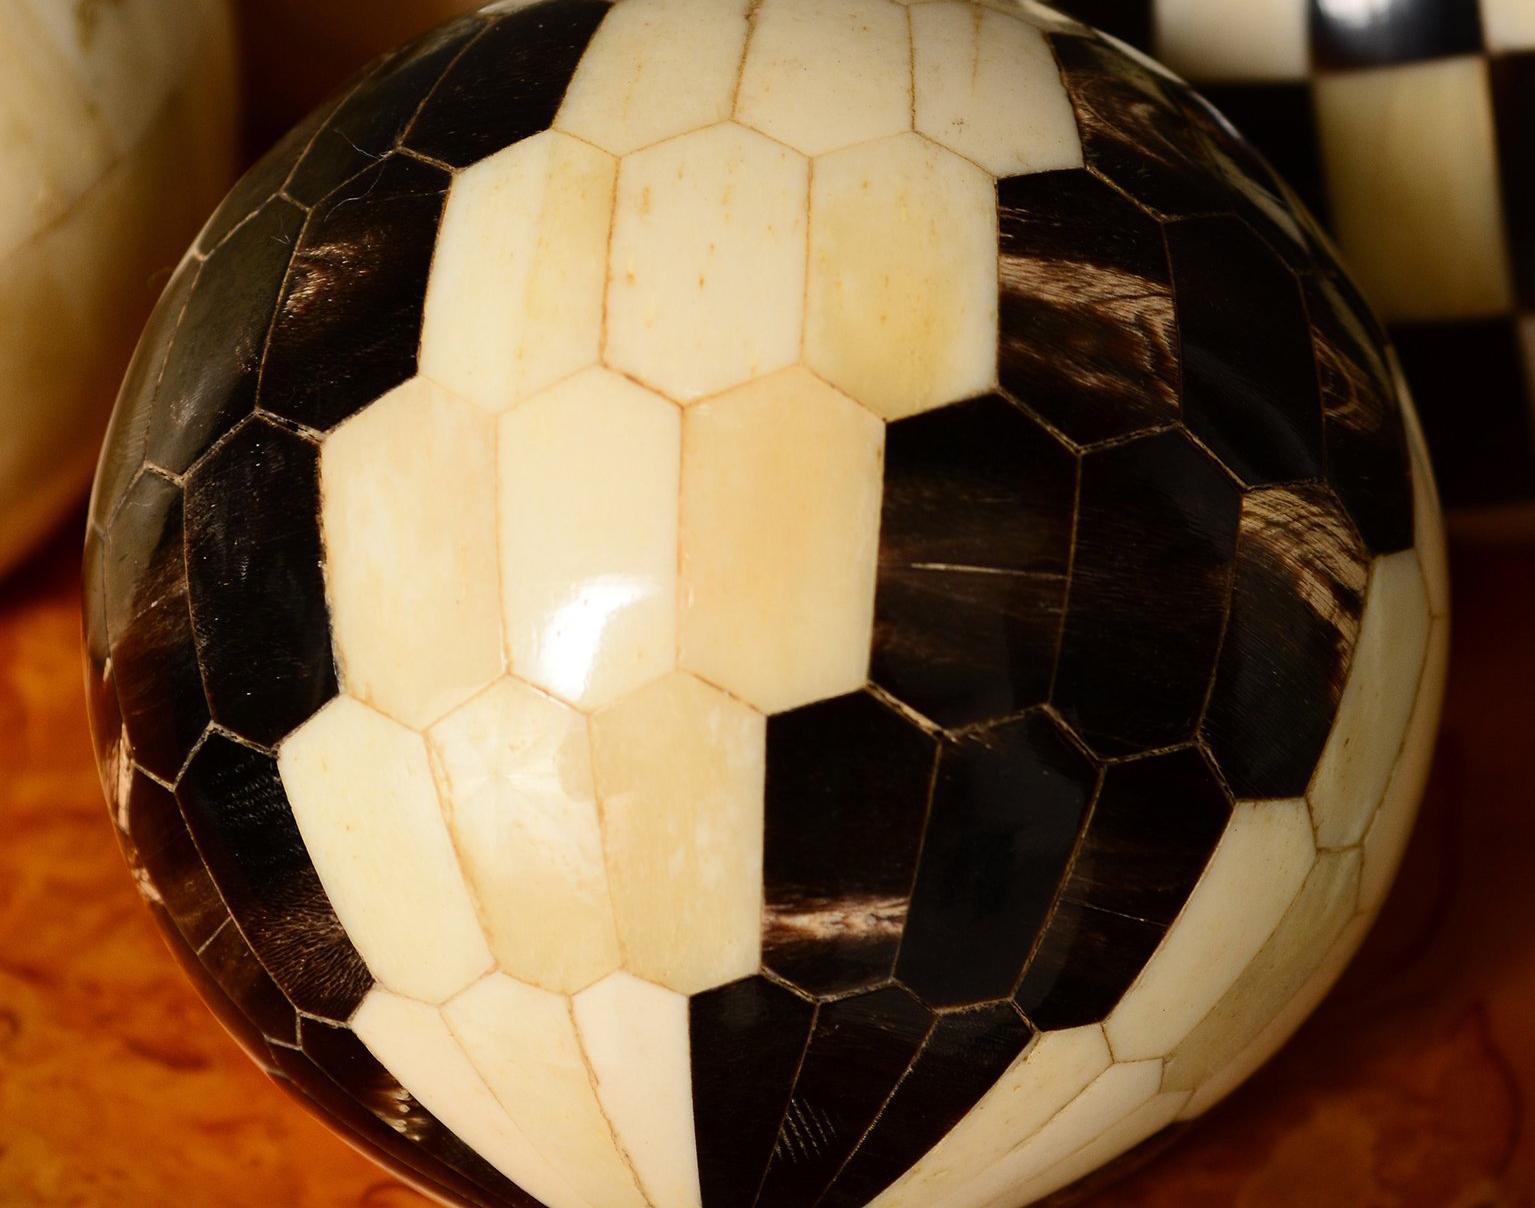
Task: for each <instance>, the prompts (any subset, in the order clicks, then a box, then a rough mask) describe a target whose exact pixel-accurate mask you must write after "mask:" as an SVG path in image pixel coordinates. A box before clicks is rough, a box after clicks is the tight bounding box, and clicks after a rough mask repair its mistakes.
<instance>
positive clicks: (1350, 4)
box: [1318, 0, 1406, 29]
mask: <svg viewBox="0 0 1535 1208" xmlns="http://www.w3.org/2000/svg"><path fill="white" fill-rule="evenodd" d="M1318 6H1319V7H1320V8H1321V10H1322V13H1323V15H1324V16H1326V17H1327V18H1328V19H1329V20H1331V21H1337V22H1339V23H1340V24H1343V25H1353V26H1356V27H1358V28H1359V29H1364V28H1365V27H1366V26H1369V25H1373V24H1375V23H1376V22H1377V21H1380V20H1381V19H1382V18H1385V17H1389V16H1391V15H1392V11H1391V10H1392V9H1399V8H1404V7H1406V0H1318Z"/></svg>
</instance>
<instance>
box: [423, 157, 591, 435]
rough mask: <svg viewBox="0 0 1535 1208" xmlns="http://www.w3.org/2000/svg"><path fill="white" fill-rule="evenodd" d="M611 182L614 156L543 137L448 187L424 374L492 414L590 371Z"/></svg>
mask: <svg viewBox="0 0 1535 1208" xmlns="http://www.w3.org/2000/svg"><path fill="white" fill-rule="evenodd" d="M617 171H618V165H617V163H616V162H615V161H614V160H613V158H612V157H611V156H608V155H604V154H603V153H602V152H601V151H598V150H596V149H595V148H594V147H591V146H589V145H587V144H586V143H583V142H580V141H578V140H576V139H574V138H570V137H568V136H566V135H563V134H557V133H554V132H553V131H549V132H546V133H544V134H539V135H536V136H535V137H533V138H530V139H528V140H526V141H525V142H521V143H517V144H515V145H513V146H511V147H508V148H507V149H506V150H505V151H502V152H500V153H499V154H496V155H493V156H492V157H491V158H489V159H486V160H482V161H480V163H478V164H476V165H475V166H474V167H472V168H470V169H468V171H466V172H464V173H462V174H461V175H460V176H459V177H458V178H457V179H456V180H455V181H454V183H453V187H452V189H451V190H450V191H449V193H448V203H447V207H446V209H445V211H444V213H443V218H442V227H441V230H440V231H439V232H438V236H437V251H436V254H435V256H434V259H433V263H432V276H431V281H430V282H429V284H428V286H427V294H426V314H425V317H424V319H423V323H422V332H421V358H420V359H421V372H422V373H424V374H426V375H428V376H429V377H431V378H433V379H435V380H436V381H438V382H441V383H442V384H443V385H444V386H447V387H448V388H449V389H451V390H453V391H455V392H456V393H457V394H459V395H461V396H462V397H464V398H466V399H470V400H472V401H474V402H476V403H478V404H479V405H480V406H482V407H484V408H485V409H486V410H488V411H492V412H497V411H504V410H505V409H506V408H508V407H510V406H511V405H512V404H513V403H515V402H517V401H519V400H520V399H523V398H525V397H527V396H528V395H529V394H532V393H533V392H535V391H537V390H541V389H542V388H543V387H545V386H549V385H552V384H553V383H554V382H556V381H558V380H559V379H560V378H562V377H565V376H566V375H567V374H570V373H573V372H575V371H576V370H578V369H582V368H585V367H586V366H588V365H595V364H596V363H597V357H598V353H599V350H600V349H599V346H600V343H601V334H602V299H603V290H604V286H605V283H606V281H607V252H608V233H609V232H608V224H609V222H610V221H611V219H612V212H613V188H614V179H615V177H616V175H617ZM487 232H494V237H493V238H489V239H488V238H487Z"/></svg>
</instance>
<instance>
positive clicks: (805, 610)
mask: <svg viewBox="0 0 1535 1208" xmlns="http://www.w3.org/2000/svg"><path fill="white" fill-rule="evenodd" d="M884 443H885V432H884V425H883V424H881V423H880V421H879V420H878V419H876V418H875V417H874V416H873V415H871V414H870V413H869V412H867V411H865V410H864V409H863V408H862V407H860V406H858V404H856V403H854V402H853V401H852V400H851V399H849V398H847V397H846V396H845V395H842V394H839V393H838V392H837V391H835V390H833V389H832V388H831V387H830V386H828V385H826V384H825V383H824V382H822V381H821V380H820V379H818V378H816V377H815V376H814V375H812V374H810V373H808V372H806V371H805V370H804V369H799V368H795V369H788V370H785V371H783V372H782V373H778V374H775V375H773V376H772V377H766V378H759V379H758V380H756V381H754V382H750V383H748V384H747V385H745V386H740V387H737V388H736V389H735V390H732V391H730V392H728V393H726V394H722V395H719V396H718V397H716V398H712V399H709V400H708V401H706V402H702V403H698V404H696V405H695V406H693V407H691V408H689V410H688V412H687V415H686V416H685V418H684V419H683V440H682V449H683V461H682V528H681V533H682V538H681V562H680V565H681V574H680V584H681V590H680V592H679V597H680V600H681V615H680V617H679V648H678V649H679V661H680V663H681V665H682V666H683V667H685V668H687V669H688V670H690V671H694V672H696V673H697V674H699V675H700V676H702V677H703V678H705V679H707V680H709V681H710V682H711V683H716V684H719V685H720V686H722V687H724V688H727V689H729V690H730V691H731V692H733V693H735V694H736V695H737V696H740V697H742V698H743V699H745V700H746V701H748V702H750V703H751V704H753V705H755V706H756V707H757V708H759V709H761V710H762V711H763V712H765V713H774V712H778V711H780V710H784V709H792V708H794V707H795V706H797V705H803V704H808V703H810V702H811V701H815V700H820V699H822V698H824V697H828V696H836V695H839V694H841V693H843V692H851V691H854V690H855V689H857V688H859V687H861V686H862V685H863V683H864V681H865V679H866V678H867V676H868V665H869V646H870V640H871V637H872V633H873V627H874V575H875V563H876V561H877V559H878V554H879V518H880V499H881V495H882V492H883V486H884V484H883V478H882V468H881V467H882V461H883V453H884Z"/></svg>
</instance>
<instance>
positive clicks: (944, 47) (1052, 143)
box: [911, 0, 1082, 176]
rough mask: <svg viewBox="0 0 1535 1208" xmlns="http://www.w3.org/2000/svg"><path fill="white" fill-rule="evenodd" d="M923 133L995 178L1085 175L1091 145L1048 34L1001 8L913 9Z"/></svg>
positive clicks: (944, 5)
mask: <svg viewBox="0 0 1535 1208" xmlns="http://www.w3.org/2000/svg"><path fill="white" fill-rule="evenodd" d="M911 36H912V48H913V54H914V56H915V71H914V73H913V78H914V79H915V80H916V126H917V130H918V132H919V133H921V134H925V135H927V137H928V138H930V139H932V140H933V141H934V142H936V143H939V144H941V145H942V146H945V147H947V148H949V150H951V151H955V152H958V153H959V154H960V155H963V156H964V157H965V158H966V159H970V160H973V161H974V162H975V163H977V164H979V165H980V166H981V167H983V168H985V169H986V171H988V172H990V173H991V174H992V175H993V176H1017V175H1020V174H1022V173H1024V172H1046V171H1050V170H1052V169H1056V168H1080V167H1081V166H1082V139H1081V137H1080V136H1079V135H1078V133H1077V119H1076V114H1075V113H1074V112H1073V110H1072V107H1071V98H1070V97H1068V96H1067V95H1066V85H1065V84H1064V83H1062V81H1061V72H1060V68H1059V67H1057V66H1056V62H1055V55H1054V53H1053V52H1052V51H1051V49H1050V46H1049V43H1047V42H1046V41H1045V35H1044V34H1043V33H1042V32H1040V31H1039V30H1038V29H1035V28H1034V27H1033V26H1032V25H1028V24H1026V23H1024V22H1023V21H1019V20H1017V19H1016V18H1014V17H1010V16H1006V15H1004V14H1003V13H1000V12H997V11H996V10H995V9H989V8H978V7H976V6H974V5H971V4H962V3H957V2H950V0H945V2H944V3H938V4H918V5H916V6H914V7H913V8H912V10H911Z"/></svg>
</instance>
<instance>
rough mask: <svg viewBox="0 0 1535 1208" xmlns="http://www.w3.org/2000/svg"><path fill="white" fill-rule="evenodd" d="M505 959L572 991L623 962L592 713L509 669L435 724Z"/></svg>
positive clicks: (474, 876)
mask: <svg viewBox="0 0 1535 1208" xmlns="http://www.w3.org/2000/svg"><path fill="white" fill-rule="evenodd" d="M428 738H429V741H430V743H431V747H432V751H433V753H434V755H435V756H436V760H437V766H438V768H439V769H440V772H441V791H442V796H443V806H444V812H445V813H446V815H447V819H448V828H449V830H450V831H451V832H452V834H453V840H454V846H455V848H456V849H457V851H458V852H459V858H460V860H461V861H462V863H463V866H464V873H465V876H466V877H467V878H468V881H469V884H470V886H471V888H472V889H473V891H474V896H475V899H476V900H477V901H478V903H479V908H480V914H481V917H482V918H483V919H484V922H485V930H486V938H487V939H488V940H489V941H490V947H491V951H492V952H494V953H495V956H496V960H497V963H499V964H500V966H501V968H502V969H504V970H505V971H506V972H508V973H510V974H511V975H512V976H513V977H516V978H518V979H520V980H521V981H524V982H531V983H533V984H534V985H537V986H543V987H545V988H547V989H550V990H559V991H572V990H579V989H581V988H582V987H583V986H587V985H590V984H591V983H592V982H594V981H596V980H597V979H598V978H601V977H604V976H606V975H607V974H609V973H611V972H612V971H613V970H614V969H616V968H618V966H619V961H620V954H619V948H618V935H617V933H616V931H615V929H614V924H613V906H612V903H611V902H610V901H609V900H608V885H607V875H606V873H605V872H604V870H603V865H602V830H601V824H600V822H599V820H598V817H597V802H596V798H595V796H594V793H593V790H592V769H591V753H590V747H589V744H588V741H587V734H586V722H585V719H584V718H582V717H581V716H580V714H578V713H576V712H575V711H574V710H572V709H570V708H569V707H568V706H566V705H562V704H560V703H559V702H558V701H556V700H554V699H553V698H551V697H548V696H545V695H543V694H542V693H541V692H538V691H536V690H535V689H533V688H530V687H528V686H527V685H526V684H522V683H519V682H518V681H516V680H511V679H504V680H501V681H499V682H498V683H496V684H495V685H494V686H492V687H491V688H490V689H488V690H487V691H485V692H484V693H482V694H481V695H479V696H477V697H475V699H474V700H472V701H470V702H469V703H468V704H466V705H464V706H463V707H462V708H460V709H457V710H455V711H454V712H453V713H451V714H449V715H448V716H447V717H445V718H444V719H443V720H442V721H440V722H439V723H438V724H437V725H435V726H433V727H432V730H431V732H430V734H429V735H428Z"/></svg>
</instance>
